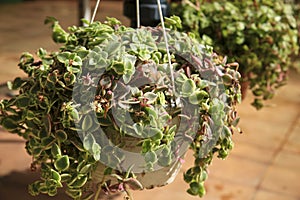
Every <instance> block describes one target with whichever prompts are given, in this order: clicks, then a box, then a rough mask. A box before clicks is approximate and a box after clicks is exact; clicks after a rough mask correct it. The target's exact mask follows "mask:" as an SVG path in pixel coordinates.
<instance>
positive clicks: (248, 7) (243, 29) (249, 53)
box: [172, 0, 299, 109]
mask: <svg viewBox="0 0 300 200" xmlns="http://www.w3.org/2000/svg"><path fill="white" fill-rule="evenodd" d="M172 13H173V14H175V15H177V16H179V17H180V18H181V19H182V30H183V31H185V32H192V33H193V34H194V35H195V36H196V38H198V40H199V41H200V42H204V43H206V44H209V45H212V46H213V47H214V49H215V51H216V52H218V53H220V54H222V55H227V56H228V59H229V62H233V61H235V62H238V63H239V64H240V67H239V72H240V73H241V75H242V81H241V84H242V89H243V88H245V89H244V90H243V91H242V92H243V93H244V95H245V94H246V92H244V91H246V89H247V88H248V87H249V88H250V89H251V91H252V93H253V95H254V101H253V103H252V105H253V106H254V107H256V108H257V109H260V108H262V107H263V101H264V100H268V99H271V98H272V97H273V96H274V94H275V91H276V89H277V88H279V87H281V86H282V85H284V84H285V83H286V79H287V76H286V75H287V72H288V69H289V67H290V56H291V54H294V53H297V52H298V48H299V47H298V43H297V41H298V40H297V25H296V21H295V18H294V16H293V11H292V7H291V5H290V4H288V3H284V1H283V0H280V1H265V0H247V1H226V0H182V1H180V2H175V3H174V4H173V8H172ZM244 95H243V96H244Z"/></svg>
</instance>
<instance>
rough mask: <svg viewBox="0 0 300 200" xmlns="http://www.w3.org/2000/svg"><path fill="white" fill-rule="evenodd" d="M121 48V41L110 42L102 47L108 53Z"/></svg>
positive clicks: (111, 53)
mask: <svg viewBox="0 0 300 200" xmlns="http://www.w3.org/2000/svg"><path fill="white" fill-rule="evenodd" d="M120 48H121V42H119V41H116V42H110V43H109V44H108V45H107V46H106V47H105V49H104V51H106V52H107V53H108V55H113V54H114V53H116V52H117V51H118V50H119V49H120Z"/></svg>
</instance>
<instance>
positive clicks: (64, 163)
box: [54, 155, 70, 171]
mask: <svg viewBox="0 0 300 200" xmlns="http://www.w3.org/2000/svg"><path fill="white" fill-rule="evenodd" d="M54 166H55V168H56V169H57V170H58V171H65V170H67V169H68V168H69V166H70V161H69V157H68V156H67V155H64V156H61V157H59V158H57V159H56V161H55V163H54Z"/></svg>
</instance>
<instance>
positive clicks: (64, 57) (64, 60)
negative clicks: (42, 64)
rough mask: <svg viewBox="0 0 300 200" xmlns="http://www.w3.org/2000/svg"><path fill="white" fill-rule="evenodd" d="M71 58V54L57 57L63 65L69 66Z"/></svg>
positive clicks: (65, 53) (62, 53) (60, 54)
mask: <svg viewBox="0 0 300 200" xmlns="http://www.w3.org/2000/svg"><path fill="white" fill-rule="evenodd" d="M70 57H71V53H70V52H61V53H59V54H58V55H57V60H58V61H59V62H61V63H64V64H67V63H69V59H70Z"/></svg>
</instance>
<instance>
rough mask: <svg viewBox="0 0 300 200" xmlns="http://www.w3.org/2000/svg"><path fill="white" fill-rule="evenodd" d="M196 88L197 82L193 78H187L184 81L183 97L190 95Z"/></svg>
mask: <svg viewBox="0 0 300 200" xmlns="http://www.w3.org/2000/svg"><path fill="white" fill-rule="evenodd" d="M195 89H196V84H195V82H194V81H193V80H192V79H187V80H185V81H184V83H183V85H182V88H181V92H182V96H183V97H189V96H190V95H191V94H193V93H194V91H195Z"/></svg>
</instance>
